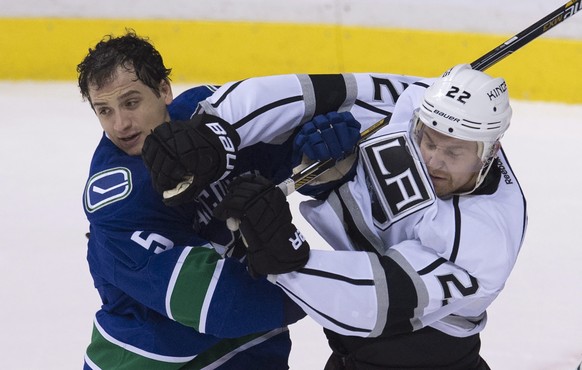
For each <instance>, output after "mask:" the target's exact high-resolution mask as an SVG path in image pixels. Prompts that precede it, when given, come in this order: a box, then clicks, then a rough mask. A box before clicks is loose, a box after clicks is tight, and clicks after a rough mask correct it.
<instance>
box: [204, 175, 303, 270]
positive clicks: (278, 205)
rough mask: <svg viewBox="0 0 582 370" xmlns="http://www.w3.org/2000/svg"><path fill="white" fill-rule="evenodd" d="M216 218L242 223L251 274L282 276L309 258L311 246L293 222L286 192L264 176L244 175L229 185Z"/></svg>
mask: <svg viewBox="0 0 582 370" xmlns="http://www.w3.org/2000/svg"><path fill="white" fill-rule="evenodd" d="M214 216H215V217H217V218H219V219H222V220H226V219H227V218H236V219H239V220H240V221H241V223H240V230H241V233H242V235H243V237H244V238H245V240H246V243H247V246H248V250H247V263H248V266H249V271H250V273H251V275H253V276H257V275H268V274H283V273H286V272H291V271H295V270H298V269H300V268H301V267H303V266H305V264H306V263H307V260H308V259H309V244H308V243H307V241H305V238H304V237H303V235H302V234H301V233H300V232H299V230H297V228H296V227H295V226H294V225H293V224H292V223H291V221H292V216H291V211H290V210H289V204H288V203H287V199H286V198H285V195H284V194H283V192H282V191H281V190H280V189H279V188H277V187H276V186H275V185H273V183H271V182H270V181H269V180H267V179H265V178H264V177H262V176H256V175H243V176H240V177H238V178H236V179H235V180H234V181H233V182H232V183H231V184H230V186H229V192H228V194H227V195H226V196H225V198H224V200H223V201H222V202H221V203H220V204H219V205H218V207H216V208H215V209H214Z"/></svg>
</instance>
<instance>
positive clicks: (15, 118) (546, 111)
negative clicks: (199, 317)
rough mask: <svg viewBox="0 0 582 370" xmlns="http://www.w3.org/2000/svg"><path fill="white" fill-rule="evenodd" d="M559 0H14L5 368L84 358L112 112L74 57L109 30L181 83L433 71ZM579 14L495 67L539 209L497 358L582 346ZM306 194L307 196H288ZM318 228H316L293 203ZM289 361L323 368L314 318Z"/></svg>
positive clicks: (528, 361) (491, 359) (1, 93)
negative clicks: (103, 122)
mask: <svg viewBox="0 0 582 370" xmlns="http://www.w3.org/2000/svg"><path fill="white" fill-rule="evenodd" d="M561 5H563V3H561V2H557V0H513V1H501V0H489V1H487V2H484V1H481V2H477V1H466V0H438V1H437V0H431V1H429V0H427V1H422V2H420V1H405V0H353V1H347V0H344V1H339V0H336V1H332V0H329V1H325V0H295V1H291V0H290V1H275V0H230V1H227V0H207V1H200V0H198V1H195V0H173V1H172V0H169V1H146V0H141V1H129V0H117V1H116V0H101V1H99V2H86V1H78V0H20V1H18V2H8V0H3V1H2V4H1V6H0V112H1V114H2V117H3V121H2V122H1V123H0V127H2V133H1V135H0V235H1V236H2V245H1V247H0V293H1V294H2V299H1V300H0V328H1V330H0V349H1V350H0V353H1V356H0V369H11V370H12V369H17V370H20V369H22V370H29V369H43V370H69V369H80V368H81V363H82V356H83V352H84V350H85V347H86V346H87V344H88V342H89V339H90V334H91V325H92V317H93V315H94V312H95V311H96V310H97V309H98V307H99V300H98V297H97V293H96V291H95V289H94V288H93V286H92V281H91V278H90V275H89V272H88V268H87V263H86V261H85V253H86V239H85V236H84V234H85V232H86V231H87V227H88V225H87V221H86V219H85V216H84V214H83V210H82V205H81V194H82V189H83V186H84V182H85V180H86V176H87V171H88V167H89V161H90V158H91V155H92V153H93V150H94V148H95V146H96V144H97V142H98V140H99V138H100V136H101V128H100V126H99V124H98V122H97V119H96V118H95V115H94V113H93V112H92V111H91V109H90V107H89V105H88V104H87V103H86V102H83V101H82V99H81V97H80V94H79V92H78V89H77V87H76V81H75V77H76V76H75V67H76V64H77V63H78V62H79V61H80V60H81V59H82V58H83V56H84V55H85V54H86V52H87V49H88V47H90V46H92V45H94V44H95V43H96V42H97V41H99V40H100V39H101V38H102V37H103V35H105V34H114V35H119V34H122V33H123V32H124V30H125V28H128V27H129V28H133V29H135V30H136V31H137V32H138V33H140V34H142V35H148V36H149V37H150V38H151V40H152V41H153V42H154V43H155V44H156V46H157V47H158V48H159V49H160V50H161V51H162V53H163V55H164V57H165V60H166V62H167V64H168V65H169V66H170V67H172V68H173V71H174V73H173V80H174V82H175V84H174V90H175V91H174V92H175V94H177V93H179V92H180V91H181V90H183V89H185V88H187V87H189V86H192V84H195V83H207V82H210V83H222V82H224V81H228V80H233V79H240V78H246V77H249V76H254V75H266V74H277V73H288V72H289V73H299V72H301V73H307V72H311V73H330V72H351V71H374V72H376V71H381V72H382V71H385V72H393V73H406V74H415V75H427V76H433V75H438V74H440V73H441V72H442V71H444V70H445V69H447V68H448V67H450V66H451V65H453V64H457V63H460V62H472V61H473V60H475V59H477V58H478V57H479V56H481V55H483V54H484V53H485V52H487V51H489V50H491V49H492V48H493V47H495V46H497V45H498V44H500V43H501V42H503V41H505V40H506V39H508V38H509V37H510V36H512V35H514V34H516V33H518V32H519V31H521V30H522V29H524V28H525V27H527V26H529V25H530V24H532V23H534V22H535V21H537V20H538V19H540V18H542V17H543V16H545V15H546V14H548V13H550V12H551V11H553V10H554V9H556V8H558V7H559V6H561ZM581 38H582V15H576V16H574V17H572V18H571V19H568V20H567V21H566V22H564V23H562V24H560V25H559V26H558V27H556V28H555V29H553V30H551V31H549V32H548V33H547V34H546V35H545V36H543V37H541V38H539V39H537V40H535V41H534V42H532V43H531V44H529V45H528V46H526V47H525V48H523V49H522V50H520V51H518V52H517V53H515V54H514V55H512V56H510V57H509V58H507V59H505V60H503V61H502V62H500V63H499V64H498V65H496V66H494V67H493V68H491V69H490V70H489V72H490V73H491V74H493V75H503V76H504V77H505V78H506V79H507V81H508V85H509V89H510V94H511V95H512V97H513V98H514V101H513V104H512V105H513V108H514V115H513V120H512V127H511V129H510V131H509V132H508V134H507V135H506V136H505V138H504V140H503V143H504V149H505V151H506V153H508V155H509V156H510V158H511V160H512V167H513V169H514V170H515V171H516V172H517V173H518V175H519V179H520V182H521V184H522V187H523V188H524V191H525V193H526V196H527V199H528V206H529V213H530V223H529V228H528V234H527V236H526V240H525V243H524V246H523V250H522V252H521V254H520V258H519V260H518V263H517V265H516V267H515V269H514V272H513V273H512V275H511V277H510V279H509V280H508V283H507V286H506V289H505V290H504V291H503V292H502V294H501V295H500V296H499V298H498V299H497V300H496V302H494V304H493V305H492V306H491V308H490V309H489V310H488V313H489V323H488V325H487V327H486V329H485V331H484V332H483V335H482V338H483V347H482V353H483V356H484V357H485V358H486V359H487V361H488V363H489V364H490V365H491V367H492V369H494V370H516V369H519V370H520V369H527V370H573V369H574V368H575V367H576V365H577V364H578V363H580V361H581V360H582V340H581V339H580V338H581V337H580V331H581V329H582V315H581V311H580V307H582V286H581V284H580V281H582V269H581V268H580V263H581V262H582V248H580V232H579V231H578V230H579V228H580V226H579V219H580V217H579V216H578V215H579V213H580V209H581V208H582V200H581V198H580V196H579V192H580V189H579V188H580V184H581V183H582V175H581V174H580V166H579V164H578V163H577V159H578V158H579V156H580V153H579V152H578V151H577V148H578V146H579V142H580V139H579V138H580V137H581V136H582V126H581V125H580V117H582V104H580V103H582V94H580V93H579V91H581V89H580V88H581V87H582V86H581V85H582V79H581V78H580V77H579V75H578V74H579V70H580V65H581V62H582V57H581V53H582V40H581ZM289 199H290V202H291V204H292V206H293V208H294V209H296V206H297V203H299V202H300V201H301V200H302V198H301V197H299V196H298V195H297V194H294V195H293V196H291V197H290V198H289ZM296 223H297V224H298V226H299V227H300V229H301V230H302V231H304V233H305V234H306V236H307V238H308V240H309V241H310V243H311V245H312V246H316V247H319V246H323V245H324V244H323V243H322V242H321V240H320V239H318V235H317V234H316V233H315V232H313V231H312V230H311V229H310V228H309V225H307V224H306V223H304V222H303V221H302V220H301V218H300V217H299V215H297V214H296ZM291 336H292V339H293V351H292V353H291V358H290V365H291V370H312V369H313V370H317V369H322V368H323V364H324V363H325V360H326V359H327V357H328V356H329V348H328V347H327V344H326V342H325V337H324V336H323V334H322V332H321V329H320V328H319V327H318V326H317V325H316V324H315V323H314V322H313V321H312V320H310V319H305V320H301V321H300V322H299V323H297V324H294V325H292V326H291Z"/></svg>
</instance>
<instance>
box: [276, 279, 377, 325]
mask: <svg viewBox="0 0 582 370" xmlns="http://www.w3.org/2000/svg"><path fill="white" fill-rule="evenodd" d="M276 284H277V286H279V287H280V288H281V289H283V290H284V291H285V292H286V293H287V294H288V295H290V296H293V297H294V298H295V300H296V301H300V302H302V305H303V306H305V307H309V309H311V310H312V311H313V312H315V313H317V315H318V316H321V317H323V318H324V319H326V320H328V321H329V322H331V323H333V324H334V325H336V326H338V327H340V328H342V329H344V330H348V331H350V332H352V333H370V332H371V330H370V329H364V328H358V327H355V326H351V325H347V324H344V323H342V322H341V321H338V320H336V319H334V318H333V317H331V316H328V315H326V314H324V313H323V312H322V311H319V310H316V309H315V308H314V307H313V306H311V305H309V304H308V303H307V302H305V301H304V300H303V299H301V298H300V297H299V296H298V295H296V294H295V293H293V292H292V291H291V290H289V289H287V288H286V287H285V286H284V285H283V284H281V283H279V282H277V283H276Z"/></svg>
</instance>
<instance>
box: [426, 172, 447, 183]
mask: <svg viewBox="0 0 582 370" xmlns="http://www.w3.org/2000/svg"><path fill="white" fill-rule="evenodd" d="M429 176H430V179H431V180H432V181H433V182H437V181H447V177H446V176H444V175H441V174H438V173H432V172H429Z"/></svg>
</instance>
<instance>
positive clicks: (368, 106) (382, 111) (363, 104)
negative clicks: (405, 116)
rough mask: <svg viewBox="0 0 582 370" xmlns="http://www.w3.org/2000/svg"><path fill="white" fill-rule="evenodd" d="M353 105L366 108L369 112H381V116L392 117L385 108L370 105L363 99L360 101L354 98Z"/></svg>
mask: <svg viewBox="0 0 582 370" xmlns="http://www.w3.org/2000/svg"><path fill="white" fill-rule="evenodd" d="M354 105H357V106H358V107H361V108H364V109H367V110H369V111H370V112H374V113H378V114H381V115H383V116H386V117H388V119H390V117H392V113H391V112H388V111H387V110H384V109H380V108H378V107H375V106H373V105H370V104H368V103H364V102H363V101H361V100H359V99H357V100H356V102H355V104H354Z"/></svg>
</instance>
